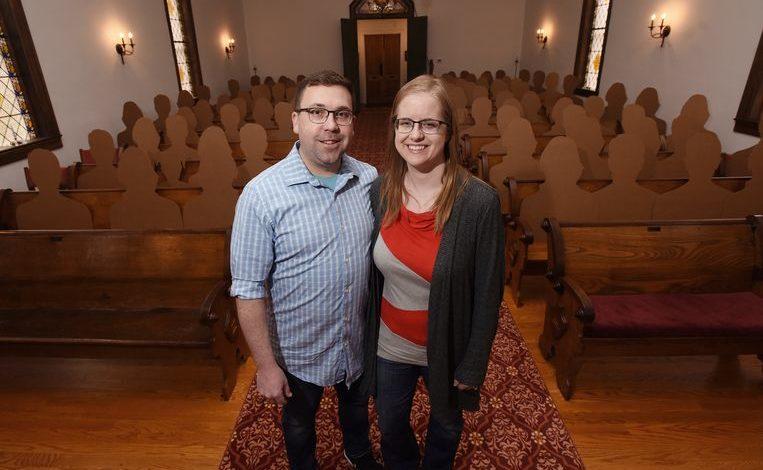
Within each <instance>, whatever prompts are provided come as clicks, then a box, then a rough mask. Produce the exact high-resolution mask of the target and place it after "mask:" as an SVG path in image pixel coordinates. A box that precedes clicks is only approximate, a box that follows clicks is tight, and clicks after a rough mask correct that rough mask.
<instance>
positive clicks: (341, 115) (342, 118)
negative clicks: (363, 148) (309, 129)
mask: <svg viewBox="0 0 763 470" xmlns="http://www.w3.org/2000/svg"><path fill="white" fill-rule="evenodd" d="M295 111H297V112H298V113H301V112H303V111H304V112H306V113H307V118H308V119H310V122H312V123H313V124H323V123H324V122H326V121H327V120H328V118H329V114H333V115H334V121H336V123H337V124H338V125H340V126H349V125H350V124H351V123H352V118H353V114H352V111H350V110H349V109H337V110H334V111H329V110H328V109H326V108H317V107H316V108H301V109H297V110H295Z"/></svg>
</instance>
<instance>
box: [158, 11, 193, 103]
mask: <svg viewBox="0 0 763 470" xmlns="http://www.w3.org/2000/svg"><path fill="white" fill-rule="evenodd" d="M166 3H167V21H168V23H169V28H170V37H171V38H172V48H173V52H174V56H175V66H176V71H177V76H178V83H179V84H180V89H181V90H187V91H189V92H191V94H192V95H194V96H196V91H197V90H196V89H197V87H199V86H201V80H200V75H201V74H200V73H198V69H199V66H198V56H197V54H196V38H195V35H194V32H193V18H192V17H189V16H190V8H191V6H190V4H189V2H188V0H166Z"/></svg>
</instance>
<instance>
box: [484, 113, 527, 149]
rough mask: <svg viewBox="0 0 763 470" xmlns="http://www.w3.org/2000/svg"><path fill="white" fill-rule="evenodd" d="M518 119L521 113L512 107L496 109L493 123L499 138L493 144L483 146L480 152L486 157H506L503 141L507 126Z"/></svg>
mask: <svg viewBox="0 0 763 470" xmlns="http://www.w3.org/2000/svg"><path fill="white" fill-rule="evenodd" d="M519 117H521V112H520V110H519V109H517V108H516V106H514V105H511V104H505V105H503V106H501V107H500V108H498V112H497V113H496V118H495V121H496V126H497V128H498V134H499V135H500V137H499V138H498V139H496V140H494V141H493V142H490V143H488V144H485V145H483V146H482V148H481V149H480V150H481V151H483V152H485V153H487V154H488V155H506V152H507V149H506V146H505V145H504V139H505V136H506V135H507V132H508V131H507V128H508V125H509V123H510V122H512V121H513V120H515V119H517V118H519Z"/></svg>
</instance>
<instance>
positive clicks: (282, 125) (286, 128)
mask: <svg viewBox="0 0 763 470" xmlns="http://www.w3.org/2000/svg"><path fill="white" fill-rule="evenodd" d="M293 112H294V107H293V106H292V105H291V103H288V102H285V101H282V102H280V103H278V104H276V107H275V121H276V126H278V129H277V130H275V131H274V135H273V136H274V137H275V138H276V140H291V139H294V138H295V137H296V134H294V131H293V130H292V127H291V113H293Z"/></svg>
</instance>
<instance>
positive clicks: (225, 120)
mask: <svg viewBox="0 0 763 470" xmlns="http://www.w3.org/2000/svg"><path fill="white" fill-rule="evenodd" d="M240 120H241V118H240V115H239V110H238V107H237V106H235V105H234V104H233V103H228V104H226V105H224V106H223V107H222V108H220V123H221V124H222V125H223V129H225V137H226V138H227V139H228V142H230V143H237V142H241V137H240V135H239V131H238V129H239V127H238V125H239V122H240ZM204 132H206V131H204Z"/></svg>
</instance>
